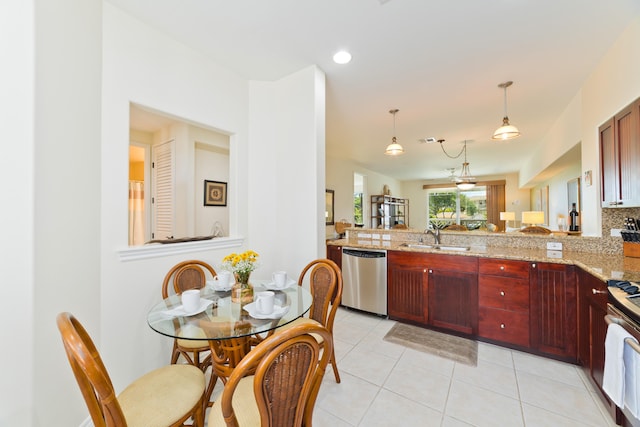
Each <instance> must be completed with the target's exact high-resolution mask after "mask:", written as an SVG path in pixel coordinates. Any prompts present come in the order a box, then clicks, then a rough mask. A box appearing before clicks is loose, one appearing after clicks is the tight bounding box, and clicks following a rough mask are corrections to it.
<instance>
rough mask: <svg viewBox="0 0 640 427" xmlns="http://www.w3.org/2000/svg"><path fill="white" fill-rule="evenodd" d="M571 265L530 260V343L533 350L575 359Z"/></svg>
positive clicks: (575, 327) (566, 358) (573, 361)
mask: <svg viewBox="0 0 640 427" xmlns="http://www.w3.org/2000/svg"><path fill="white" fill-rule="evenodd" d="M574 270H575V269H574V267H573V266H572V265H565V264H553V263H544V262H537V263H531V274H530V279H531V280H530V287H531V294H530V297H531V307H530V310H531V344H532V347H533V349H534V350H536V351H538V352H540V353H542V354H548V355H550V356H555V357H557V358H560V359H562V360H566V361H568V362H572V363H576V361H577V336H578V333H577V295H576V280H575V273H574Z"/></svg>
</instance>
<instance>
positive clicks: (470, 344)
mask: <svg viewBox="0 0 640 427" xmlns="http://www.w3.org/2000/svg"><path fill="white" fill-rule="evenodd" d="M384 340H385V341H389V342H392V343H395V344H400V345H402V346H405V347H409V348H412V349H414V350H418V351H422V352H425V353H431V354H434V355H436V356H440V357H445V358H447V359H451V360H453V361H456V362H460V363H464V364H465V365H471V366H477V364H478V343H477V342H476V341H472V340H469V339H466V338H461V337H456V336H454V335H448V334H443V333H440V332H436V331H432V330H430V329H424V328H420V327H418V326H412V325H405V324H404V323H396V324H395V325H394V326H393V327H392V328H391V329H390V330H389V332H387V335H385V337H384Z"/></svg>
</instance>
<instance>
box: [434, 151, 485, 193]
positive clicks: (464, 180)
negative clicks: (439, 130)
mask: <svg viewBox="0 0 640 427" xmlns="http://www.w3.org/2000/svg"><path fill="white" fill-rule="evenodd" d="M438 142H439V143H440V148H442V152H443V153H444V154H445V155H446V156H447V157H449V158H450V159H457V158H458V157H460V156H461V155H462V154H463V153H464V163H462V171H461V172H460V176H459V177H457V178H456V179H455V182H456V187H458V188H459V189H460V190H471V189H472V188H473V187H475V186H476V183H477V180H476V178H475V177H474V176H472V175H471V171H470V170H469V162H467V140H466V139H465V141H464V145H463V146H462V150H460V152H459V153H458V155H457V156H452V155H450V154H449V153H447V151H446V150H445V149H444V146H443V145H442V143H443V142H444V139H439V140H438ZM452 175H453V174H452Z"/></svg>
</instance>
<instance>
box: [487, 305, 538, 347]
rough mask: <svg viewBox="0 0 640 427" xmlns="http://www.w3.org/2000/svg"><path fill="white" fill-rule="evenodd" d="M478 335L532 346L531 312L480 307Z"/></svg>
mask: <svg viewBox="0 0 640 427" xmlns="http://www.w3.org/2000/svg"><path fill="white" fill-rule="evenodd" d="M478 335H479V336H481V337H483V338H488V339H491V340H496V341H502V342H505V343H510V344H515V345H521V346H524V347H530V345H531V343H530V339H529V312H513V311H507V310H499V309H495V308H486V307H480V311H479V321H478Z"/></svg>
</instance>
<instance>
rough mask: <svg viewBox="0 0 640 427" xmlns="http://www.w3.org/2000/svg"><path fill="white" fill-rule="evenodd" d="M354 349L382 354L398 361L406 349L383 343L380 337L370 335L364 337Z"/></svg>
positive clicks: (390, 343)
mask: <svg viewBox="0 0 640 427" xmlns="http://www.w3.org/2000/svg"><path fill="white" fill-rule="evenodd" d="M355 348H356V349H357V350H359V351H365V352H373V353H378V354H382V355H384V356H387V357H390V358H392V359H396V360H397V359H399V358H400V356H402V353H404V351H405V350H406V347H403V346H401V345H399V344H394V343H392V342H387V341H384V340H383V339H382V338H381V337H379V336H375V335H372V334H368V335H367V336H366V337H364V338H363V339H362V340H361V341H360V342H359V343H358V345H357V346H356V347H355Z"/></svg>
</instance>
